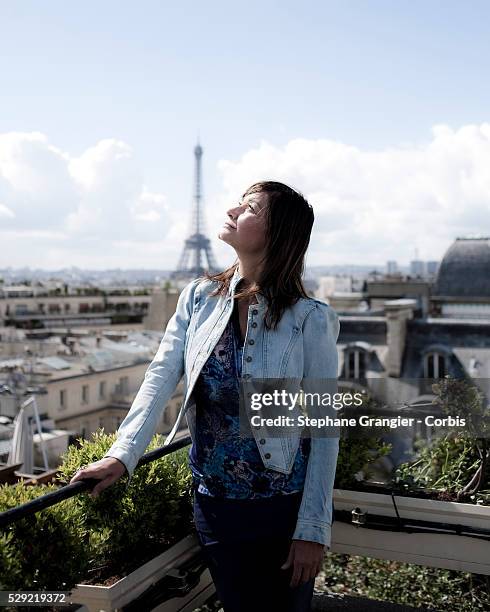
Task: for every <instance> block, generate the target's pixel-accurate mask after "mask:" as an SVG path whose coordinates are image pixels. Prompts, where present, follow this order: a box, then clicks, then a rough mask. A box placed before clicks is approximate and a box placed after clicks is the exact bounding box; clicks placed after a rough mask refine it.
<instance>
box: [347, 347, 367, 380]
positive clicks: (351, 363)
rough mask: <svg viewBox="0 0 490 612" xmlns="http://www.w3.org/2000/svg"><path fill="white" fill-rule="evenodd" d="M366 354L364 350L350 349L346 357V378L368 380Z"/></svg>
mask: <svg viewBox="0 0 490 612" xmlns="http://www.w3.org/2000/svg"><path fill="white" fill-rule="evenodd" d="M366 357H367V355H366V352H365V351H363V350H362V349H354V348H351V349H348V350H347V351H346V355H345V378H350V379H356V380H358V379H364V378H366Z"/></svg>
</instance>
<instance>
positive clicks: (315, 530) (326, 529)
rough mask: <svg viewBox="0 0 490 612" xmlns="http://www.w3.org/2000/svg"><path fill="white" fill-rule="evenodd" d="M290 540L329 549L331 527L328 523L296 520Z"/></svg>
mask: <svg viewBox="0 0 490 612" xmlns="http://www.w3.org/2000/svg"><path fill="white" fill-rule="evenodd" d="M292 539H293V540H307V541H309V542H318V543H319V544H323V545H324V546H328V548H330V544H331V539H332V526H331V525H329V524H328V523H323V524H318V523H313V522H311V521H305V520H304V519H298V521H297V523H296V529H295V530H294V533H293V538H292Z"/></svg>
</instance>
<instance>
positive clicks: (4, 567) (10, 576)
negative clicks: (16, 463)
mask: <svg viewBox="0 0 490 612" xmlns="http://www.w3.org/2000/svg"><path fill="white" fill-rule="evenodd" d="M57 488H58V487H56V485H53V484H49V485H40V486H36V487H34V486H25V485H24V484H23V483H22V482H19V483H16V484H14V485H9V484H2V485H0V512H4V511H5V510H9V509H10V508H15V507H16V506H19V505H20V504H24V503H27V502H29V501H31V500H33V499H36V498H37V497H40V496H41V495H45V494H47V493H50V492H52V491H55V490H56V489H57ZM73 501H74V500H73V498H71V499H67V500H64V501H62V502H60V503H58V504H55V505H54V506H51V507H49V508H46V509H45V510H42V511H40V512H37V513H36V514H35V515H32V516H28V517H25V518H22V519H20V520H18V521H15V522H14V523H11V524H10V525H9V526H8V527H6V528H4V529H3V530H0V589H2V590H17V589H23V590H29V589H30V590H41V589H53V590H56V589H59V590H69V589H70V588H72V587H73V586H75V584H76V583H77V582H78V581H79V580H80V579H81V578H82V576H83V575H84V572H85V571H86V570H87V568H88V565H89V558H88V554H87V553H88V551H87V549H86V548H85V546H84V540H85V538H86V530H85V527H84V524H83V520H82V519H81V517H80V514H79V512H78V511H77V509H76V507H75V504H74V503H73Z"/></svg>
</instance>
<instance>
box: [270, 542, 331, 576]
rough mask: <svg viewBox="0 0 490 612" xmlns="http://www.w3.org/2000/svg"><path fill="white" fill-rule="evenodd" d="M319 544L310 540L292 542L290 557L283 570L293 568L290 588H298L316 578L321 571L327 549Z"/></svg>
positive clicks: (283, 565)
mask: <svg viewBox="0 0 490 612" xmlns="http://www.w3.org/2000/svg"><path fill="white" fill-rule="evenodd" d="M326 548H327V547H326V546H325V545H324V544H320V543H319V542H310V541H309V540H292V542H291V547H290V549H289V555H288V558H287V559H286V561H285V563H283V564H282V565H281V569H287V568H288V567H291V566H292V567H293V574H292V576H291V582H290V583H289V586H290V587H296V586H299V585H300V584H302V583H304V582H308V581H309V580H311V579H312V578H315V577H316V575H317V574H318V572H319V571H320V570H321V567H322V561H323V557H324V556H325V549H326Z"/></svg>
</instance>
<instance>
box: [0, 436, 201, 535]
mask: <svg viewBox="0 0 490 612" xmlns="http://www.w3.org/2000/svg"><path fill="white" fill-rule="evenodd" d="M190 443H191V437H190V435H185V436H182V437H181V438H179V439H178V440H176V441H175V442H172V443H170V444H169V445H168V446H160V447H159V448H156V449H155V450H152V451H150V452H149V453H146V454H145V455H143V456H142V457H141V459H140V460H139V461H138V464H137V465H136V468H135V469H137V468H138V467H139V466H141V465H146V464H147V463H150V462H151V461H155V460H156V459H160V458H161V457H165V455H169V454H170V453H173V452H175V451H177V450H179V449H181V448H184V447H185V446H188V445H189V444H190ZM99 482H100V479H98V478H85V479H83V480H78V481H77V482H74V483H72V484H68V485H65V486H62V487H60V488H59V489H58V490H57V491H53V492H51V493H46V495H41V496H39V497H38V498H36V499H33V500H31V501H29V502H26V503H25V504H21V505H20V506H16V507H15V508H10V509H9V510H5V512H0V529H2V528H4V527H7V526H8V525H10V524H11V523H14V522H15V521H18V520H20V519H22V518H25V517H26V516H31V515H33V514H36V512H39V511H41V510H44V509H45V508H49V507H50V506H54V505H55V504H57V503H59V502H61V501H63V500H65V499H69V498H70V497H74V496H75V495H78V494H80V493H83V491H87V490H88V491H91V490H92V489H93V488H94V487H95V485H96V484H97V483H99Z"/></svg>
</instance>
